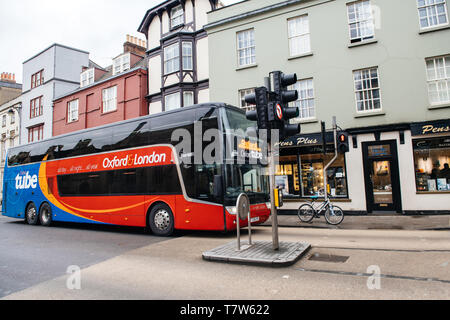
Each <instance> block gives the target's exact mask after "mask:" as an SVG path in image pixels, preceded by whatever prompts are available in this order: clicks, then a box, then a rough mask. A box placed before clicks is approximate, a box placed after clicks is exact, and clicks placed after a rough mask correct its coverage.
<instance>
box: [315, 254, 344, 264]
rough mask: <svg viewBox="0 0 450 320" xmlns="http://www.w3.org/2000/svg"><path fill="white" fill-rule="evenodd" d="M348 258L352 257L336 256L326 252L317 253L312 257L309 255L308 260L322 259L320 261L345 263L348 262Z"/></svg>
mask: <svg viewBox="0 0 450 320" xmlns="http://www.w3.org/2000/svg"><path fill="white" fill-rule="evenodd" d="M348 258H350V257H346V256H335V255H332V254H325V253H315V254H313V255H312V256H311V257H309V259H308V260H311V261H320V262H334V263H345V262H347V260H348Z"/></svg>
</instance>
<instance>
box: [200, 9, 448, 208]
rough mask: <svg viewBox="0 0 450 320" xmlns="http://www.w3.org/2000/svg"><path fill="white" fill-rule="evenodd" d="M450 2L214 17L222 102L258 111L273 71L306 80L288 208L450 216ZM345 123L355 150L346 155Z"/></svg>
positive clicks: (289, 144)
mask: <svg viewBox="0 0 450 320" xmlns="http://www.w3.org/2000/svg"><path fill="white" fill-rule="evenodd" d="M449 8H450V0H439V1H423V0H407V1H405V0H403V1H392V0H357V1H349V0H290V1H282V0H247V1H242V2H239V3H236V4H234V5H231V6H228V7H225V8H222V9H221V10H217V11H214V12H210V13H209V14H208V24H207V25H206V26H205V29H206V30H207V33H208V39H209V44H210V46H209V47H210V52H209V54H210V93H211V99H212V100H215V101H221V102H225V103H229V104H234V105H240V106H241V107H246V105H245V101H244V99H243V98H244V97H245V94H247V93H249V92H251V91H252V89H253V88H255V87H258V86H262V85H264V81H263V79H264V77H267V76H268V75H269V73H270V72H271V71H275V70H281V71H283V72H285V73H297V76H298V83H296V84H295V85H294V86H293V87H292V89H296V90H297V91H298V92H299V100H298V101H296V102H295V103H293V104H292V106H296V107H298V108H299V109H300V116H299V117H298V118H297V119H295V121H296V122H298V123H300V124H301V127H302V132H301V134H300V135H298V136H295V137H293V138H292V139H289V140H287V141H285V142H284V143H283V144H282V147H281V150H280V165H279V166H278V168H277V173H276V174H277V181H279V182H280V184H279V185H283V186H284V190H283V192H284V194H285V201H284V207H283V208H282V210H283V211H290V212H291V213H295V212H296V210H297V209H298V207H299V206H300V204H301V203H303V202H305V201H308V200H310V198H311V197H314V196H322V195H323V193H324V189H325V188H326V190H328V191H329V192H330V193H331V196H332V198H333V201H334V202H336V203H337V205H339V206H341V207H342V209H344V210H345V211H346V212H351V213H358V214H359V213H361V214H372V213H381V214H385V213H392V212H394V213H399V214H449V213H450V168H449V165H450V41H449V39H450V16H449ZM333 116H337V121H338V125H339V126H340V127H341V128H342V130H344V131H346V132H347V133H348V134H349V136H350V150H349V152H347V153H346V154H345V155H344V154H341V155H340V156H339V158H338V160H337V161H336V162H335V163H334V164H333V165H332V167H331V168H329V169H328V171H327V172H326V174H327V176H328V184H327V186H324V166H325V164H326V163H328V161H329V160H330V159H331V157H332V156H333V154H334V152H333V151H334V150H333V149H334V147H333V145H334V143H333V138H331V137H330V136H329V137H328V138H326V143H327V144H328V147H327V154H326V155H323V150H322V137H321V134H320V131H321V125H320V122H321V121H326V123H327V128H330V127H331V120H332V117H333Z"/></svg>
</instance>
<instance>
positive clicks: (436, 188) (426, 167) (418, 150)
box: [413, 137, 450, 192]
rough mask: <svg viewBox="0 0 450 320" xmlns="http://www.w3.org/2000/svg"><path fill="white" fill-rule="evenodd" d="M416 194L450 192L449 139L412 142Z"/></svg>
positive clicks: (441, 138)
mask: <svg viewBox="0 0 450 320" xmlns="http://www.w3.org/2000/svg"><path fill="white" fill-rule="evenodd" d="M413 147H414V165H415V170H416V188H417V191H418V192H445V191H450V188H449V187H448V185H449V184H450V168H449V164H450V137H439V138H428V139H420V140H413Z"/></svg>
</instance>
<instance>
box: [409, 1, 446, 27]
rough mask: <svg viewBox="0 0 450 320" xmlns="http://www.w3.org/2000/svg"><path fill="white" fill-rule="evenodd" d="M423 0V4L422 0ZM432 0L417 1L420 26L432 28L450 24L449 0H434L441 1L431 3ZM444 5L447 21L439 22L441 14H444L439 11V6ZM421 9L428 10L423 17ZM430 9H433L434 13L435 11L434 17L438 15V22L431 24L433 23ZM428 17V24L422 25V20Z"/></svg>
mask: <svg viewBox="0 0 450 320" xmlns="http://www.w3.org/2000/svg"><path fill="white" fill-rule="evenodd" d="M422 1H423V4H421V2H422ZM429 1H430V0H416V2H417V14H418V15H419V27H420V29H421V30H427V29H430V28H436V27H442V26H447V25H448V24H449V21H448V8H447V1H446V0H434V2H437V1H439V3H429ZM441 5H443V6H444V12H445V20H446V21H445V22H441V23H440V22H439V16H440V15H442V14H439V13H438V12H437V10H438V9H437V8H438V6H441ZM421 11H422V12H423V11H425V12H426V16H423V17H421ZM430 11H433V12H432V13H434V14H435V15H434V17H436V20H437V21H436V22H437V23H436V24H431V23H432V17H433V16H432V15H430ZM424 18H426V20H427V24H428V25H427V26H426V27H424V26H422V20H423V19H424Z"/></svg>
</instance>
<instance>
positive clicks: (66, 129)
mask: <svg viewBox="0 0 450 320" xmlns="http://www.w3.org/2000/svg"><path fill="white" fill-rule="evenodd" d="M144 56H145V42H144V41H142V40H139V39H137V38H135V37H131V36H127V41H126V42H125V43H124V51H123V53H121V54H120V55H118V56H117V57H115V58H114V59H113V64H112V65H111V66H109V67H107V68H102V67H100V66H99V65H97V64H95V63H93V62H92V61H91V62H90V64H89V67H85V68H83V70H82V72H81V74H80V86H79V88H77V89H76V90H74V91H72V92H69V93H66V94H64V95H62V96H59V97H57V98H56V99H55V100H54V102H53V136H58V135H62V134H66V133H70V132H74V131H79V130H83V129H87V128H93V127H98V126H102V125H105V124H109V123H113V122H118V121H122V120H127V119H132V118H136V117H140V116H144V115H147V114H148V108H147V102H146V99H145V95H146V93H147V68H146V66H145V57H144Z"/></svg>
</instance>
